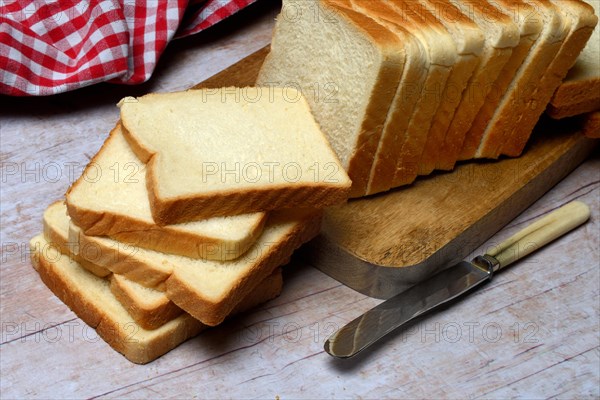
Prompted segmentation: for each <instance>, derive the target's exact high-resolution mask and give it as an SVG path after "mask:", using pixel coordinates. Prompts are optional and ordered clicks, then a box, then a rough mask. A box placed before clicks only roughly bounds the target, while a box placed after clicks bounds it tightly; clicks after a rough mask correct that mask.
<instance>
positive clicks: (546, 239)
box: [324, 201, 590, 358]
mask: <svg viewBox="0 0 600 400" xmlns="http://www.w3.org/2000/svg"><path fill="white" fill-rule="evenodd" d="M589 217H590V209H589V207H588V206H587V205H585V204H584V203H582V202H579V201H573V202H571V203H569V204H567V205H565V206H562V207H561V208H559V209H557V210H555V211H553V212H551V213H550V214H548V215H546V216H545V217H543V218H541V219H539V220H537V221H536V222H534V223H532V224H531V225H529V226H527V227H526V228H524V229H523V230H521V231H520V232H518V233H516V234H515V235H513V236H511V237H510V238H508V239H507V240H505V241H504V242H502V243H500V244H499V245H498V246H496V247H494V248H493V249H492V250H491V251H489V252H487V253H486V254H484V255H482V256H477V257H475V258H474V259H473V260H472V261H471V262H467V261H462V262H460V263H458V264H456V265H454V266H452V267H450V268H448V269H445V270H444V271H442V272H440V273H438V274H436V275H434V276H433V277H432V278H429V279H428V280H426V281H424V282H422V283H419V284H417V285H415V286H412V287H411V288H410V289H408V290H406V291H404V292H402V293H400V294H397V295H396V296H394V297H391V298H390V299H388V300H386V301H384V302H383V303H381V304H379V305H378V306H377V307H375V308H373V309H371V310H369V311H367V312H366V313H364V314H363V315H362V316H360V317H358V318H356V319H355V320H353V321H352V322H350V323H348V324H347V325H346V326H344V327H342V328H341V329H339V330H338V331H337V332H336V333H334V334H333V335H331V336H330V337H329V339H327V341H326V342H325V346H324V347H325V351H326V352H327V353H329V354H330V355H332V356H334V357H339V358H348V357H352V356H354V355H356V354H357V353H359V352H360V351H362V350H364V349H366V348H367V347H369V346H370V345H372V344H373V343H375V342H376V341H377V340H379V339H381V338H382V337H384V336H385V335H387V334H388V333H390V332H392V331H393V330H395V329H397V328H399V327H401V326H402V325H405V324H406V323H407V322H409V321H411V320H412V319H414V318H416V317H417V316H419V315H422V314H424V313H426V312H428V311H430V310H432V309H434V308H435V307H438V306H440V305H442V304H444V303H446V302H448V301H450V300H452V299H455V298H457V297H458V296H461V295H462V294H464V293H466V292H468V291H470V290H472V289H474V288H475V287H477V286H480V285H481V284H483V283H485V282H488V281H490V280H491V279H492V277H493V276H494V274H495V273H496V272H497V271H499V270H500V269H502V268H504V267H506V266H508V265H510V264H512V263H513V262H515V261H517V260H519V259H521V258H523V257H525V256H526V255H528V254H530V253H532V252H534V251H535V250H537V249H539V248H540V247H542V246H544V245H546V244H547V243H550V242H551V241H553V240H554V239H556V238H558V237H560V236H562V235H563V234H565V233H567V232H569V231H570V230H572V229H574V228H576V227H578V226H579V225H581V224H583V223H584V222H585V221H587V220H588V218H589Z"/></svg>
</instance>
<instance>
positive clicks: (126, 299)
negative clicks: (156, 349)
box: [110, 274, 183, 329]
mask: <svg viewBox="0 0 600 400" xmlns="http://www.w3.org/2000/svg"><path fill="white" fill-rule="evenodd" d="M125 280H126V278H124V277H123V276H122V275H118V274H116V275H113V276H112V277H111V279H110V291H111V292H112V294H113V295H114V296H115V297H116V298H117V300H119V302H120V303H121V304H122V305H123V307H124V308H125V309H126V310H127V312H128V313H129V315H131V317H132V318H133V319H134V320H135V322H137V323H138V325H140V326H141V327H142V328H144V329H156V328H158V327H160V326H162V325H164V324H166V323H167V322H169V321H171V320H172V319H175V318H176V317H178V316H179V315H181V314H183V310H182V309H181V308H179V307H177V306H176V305H175V303H173V302H172V301H170V300H169V299H168V298H167V297H166V296H164V298H163V299H162V301H160V303H156V304H153V305H151V306H150V305H149V304H148V303H146V302H140V301H138V299H137V298H136V297H137V294H136V293H135V292H132V291H131V287H130V285H128V284H127V282H125Z"/></svg>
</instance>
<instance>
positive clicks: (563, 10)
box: [499, 0, 600, 157]
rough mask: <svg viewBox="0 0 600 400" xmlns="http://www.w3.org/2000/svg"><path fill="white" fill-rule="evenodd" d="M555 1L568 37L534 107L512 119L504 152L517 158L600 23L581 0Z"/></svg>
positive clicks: (542, 82) (535, 95)
mask: <svg viewBox="0 0 600 400" xmlns="http://www.w3.org/2000/svg"><path fill="white" fill-rule="evenodd" d="M551 2H552V3H553V4H554V6H555V9H556V11H558V12H560V14H561V15H562V17H563V20H564V21H565V25H566V26H567V29H568V33H567V36H566V37H565V39H564V41H563V43H562V45H561V47H560V50H559V51H558V53H556V54H555V57H554V60H553V61H552V63H551V64H550V66H549V67H548V69H547V70H546V71H545V72H544V74H543V76H542V78H541V80H539V81H538V82H537V86H535V89H534V91H533V93H532V94H531V98H530V100H529V103H530V104H531V106H530V107H529V109H528V110H527V112H525V113H522V114H521V118H516V119H514V120H512V129H511V130H509V132H510V135H509V138H508V140H503V141H502V143H501V145H500V150H499V152H500V154H504V155H507V156H512V157H516V156H518V155H520V154H521V153H522V152H523V149H524V148H525V144H527V141H528V139H529V136H530V134H531V131H533V128H534V127H535V124H536V123H537V121H538V119H539V118H540V116H541V115H542V113H543V112H544V110H545V109H546V106H547V105H548V102H549V101H550V99H551V98H552V94H553V93H554V92H555V91H556V88H557V87H558V86H559V85H560V83H561V82H562V80H563V79H564V77H565V76H566V75H567V72H568V71H569V69H570V68H571V67H572V66H573V64H574V63H575V61H576V60H577V57H578V56H579V54H580V53H581V51H582V50H583V49H584V47H585V45H586V43H587V41H588V39H589V38H590V36H591V35H592V32H593V31H594V28H595V27H596V24H597V23H598V17H597V16H596V15H595V14H594V9H593V8H592V7H591V6H590V5H588V4H586V3H584V2H583V1H581V0H551ZM596 44H597V45H598V46H600V44H598V43H596Z"/></svg>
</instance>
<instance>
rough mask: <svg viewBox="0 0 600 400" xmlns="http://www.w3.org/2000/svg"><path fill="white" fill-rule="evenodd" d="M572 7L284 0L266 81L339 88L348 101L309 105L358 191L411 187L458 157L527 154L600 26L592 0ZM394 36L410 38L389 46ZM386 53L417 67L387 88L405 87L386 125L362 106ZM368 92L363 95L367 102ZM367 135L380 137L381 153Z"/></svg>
mask: <svg viewBox="0 0 600 400" xmlns="http://www.w3.org/2000/svg"><path fill="white" fill-rule="evenodd" d="M561 4H562V2H560V1H559V0H556V1H550V0H499V1H494V2H491V1H490V2H488V1H478V2H473V1H471V0H419V1H415V0H383V1H378V2H370V1H360V0H309V1H306V0H284V2H283V10H282V14H281V15H280V16H279V17H278V18H277V23H276V26H275V30H274V35H273V41H272V44H271V52H270V54H269V55H268V56H267V58H266V60H265V63H264V64H263V67H262V69H261V71H260V74H259V77H258V81H257V82H258V84H259V85H265V86H270V85H282V86H286V85H287V86H293V87H300V88H301V89H302V90H303V91H304V92H305V93H309V94H312V93H313V91H312V90H313V89H314V88H315V87H323V86H325V85H328V87H333V88H335V98H336V100H337V102H324V101H322V100H323V99H322V98H321V97H319V96H311V95H307V99H308V101H309V103H310V106H311V108H312V110H313V112H314V114H315V117H316V119H317V121H318V122H319V123H320V124H321V126H322V128H323V130H324V132H325V133H326V134H327V135H328V137H329V139H330V142H331V143H332V146H333V148H334V149H335V150H336V152H337V153H338V155H339V156H340V159H341V160H342V163H343V165H344V167H345V168H346V169H347V171H348V173H349V175H350V178H351V179H352V180H353V189H352V196H355V197H357V196H362V195H365V194H373V193H377V192H381V191H385V190H388V189H390V188H392V187H397V186H400V185H403V184H407V183H411V182H412V181H413V180H414V179H415V177H416V173H415V171H416V172H421V173H430V172H431V171H432V170H433V169H434V168H438V169H444V170H447V169H451V168H452V167H453V166H454V163H455V162H456V161H457V160H459V159H460V160H466V159H471V158H497V157H499V156H500V155H509V156H516V155H519V154H520V153H521V152H522V151H523V149H524V147H525V144H526V142H527V139H528V137H529V135H530V133H531V131H532V130H533V127H534V125H535V123H536V122H537V119H538V118H539V116H540V114H541V113H542V112H543V110H544V108H545V105H546V104H547V103H548V101H549V100H550V96H551V95H552V93H553V91H554V90H555V89H556V87H557V86H558V85H559V84H560V81H561V79H562V78H563V77H564V76H565V74H566V73H567V71H568V70H569V68H570V67H571V65H572V64H573V63H574V62H575V59H576V58H577V55H578V54H579V52H580V51H581V50H582V48H583V46H584V45H585V43H586V41H587V40H588V38H589V36H590V35H591V32H592V30H593V28H594V26H595V25H596V23H597V17H596V16H595V15H594V12H593V9H592V8H591V7H589V6H587V5H586V4H585V3H583V2H582V1H578V0H568V1H566V2H565V6H564V7H561V6H560V5H561ZM292 11H293V12H292ZM356 13H360V14H362V17H357V16H356ZM290 15H293V16H294V18H290V17H289V16H290ZM315 16H318V18H317V17H315ZM365 17H366V18H367V19H368V20H367V21H365ZM374 23H375V25H373V24H374ZM373 26H375V27H376V28H373ZM366 27H369V29H367V28H366ZM373 32H377V33H376V34H374V33H373ZM390 33H392V34H394V35H396V37H397V38H398V39H399V40H391V41H390V39H389V37H390ZM478 33H479V34H478ZM430 35H431V36H430ZM517 36H518V37H517ZM482 37H483V38H485V42H482V40H481V39H482ZM346 42H351V43H346ZM399 42H400V43H399ZM404 43H406V45H404ZM382 47H386V49H387V48H388V47H392V49H396V52H397V53H398V54H403V55H405V56H404V57H405V60H406V61H405V63H404V66H405V67H404V69H403V76H402V77H401V78H400V80H399V82H398V83H396V75H393V79H392V78H391V77H388V81H387V86H388V87H393V86H394V85H396V84H398V85H399V86H397V87H396V94H395V95H394V97H393V98H392V100H391V104H390V105H389V106H388V105H381V106H380V107H379V113H377V114H376V115H377V120H381V119H382V118H381V116H380V113H385V112H386V111H387V115H386V116H385V117H384V118H383V120H384V121H385V122H384V123H383V124H381V125H380V126H378V127H375V126H374V125H369V124H368V122H369V121H372V120H373V118H374V117H373V114H369V113H368V112H367V111H368V110H369V109H368V108H367V107H365V103H363V102H362V101H366V100H367V99H370V98H372V97H373V94H374V93H375V92H376V88H377V87H378V86H377V85H376V83H379V81H378V80H373V77H374V76H378V77H379V76H381V77H382V78H383V77H384V76H383V75H378V74H377V71H379V70H380V68H381V67H380V66H381V65H382V62H383V61H384V60H391V59H392V58H391V56H389V55H388V53H385V52H382V51H378V49H381V48H382ZM373 49H375V50H373ZM359 50H362V54H359V53H358V52H359ZM307 60H310V61H307ZM348 60H352V62H348ZM413 63H414V64H415V65H416V64H417V63H420V66H421V67H424V68H425V69H426V72H425V74H421V75H419V74H417V73H415V72H414V70H412V69H411V66H412V65H413ZM411 72H412V75H409V74H411ZM409 76H410V77H412V78H413V79H414V81H411V80H410V78H409ZM427 82H429V85H432V84H434V83H435V86H428V83H427ZM359 91H362V92H363V95H362V97H360V98H359V99H356V97H357V95H356V93H357V92H359ZM407 93H412V94H414V93H416V96H413V97H411V96H410V95H409V96H407ZM454 94H456V95H455V96H454ZM400 96H404V98H402V97H400ZM407 98H408V99H409V100H406V99H407ZM365 125H368V126H370V127H371V128H372V129H371V130H368V131H367V130H366V129H363V127H364V126H365ZM365 137H368V138H379V144H378V145H377V147H376V151H375V154H373V150H372V146H371V143H369V145H368V146H367V145H365V143H366V141H365ZM358 160H360V162H358ZM394 163H395V167H394V168H393V169H394V171H392V167H391V165H393V164H394ZM369 166H371V168H370V169H369ZM366 171H369V179H368V181H367V184H366V186H365V185H364V180H365V178H364V175H365V174H366V173H367V172H366ZM392 175H393V176H392ZM358 182H360V183H358Z"/></svg>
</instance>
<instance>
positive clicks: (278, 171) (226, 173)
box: [119, 88, 351, 225]
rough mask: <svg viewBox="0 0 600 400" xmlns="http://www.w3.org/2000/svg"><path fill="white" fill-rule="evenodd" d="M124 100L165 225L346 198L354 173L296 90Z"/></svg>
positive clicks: (155, 210) (128, 130)
mask: <svg viewBox="0 0 600 400" xmlns="http://www.w3.org/2000/svg"><path fill="white" fill-rule="evenodd" d="M119 106H120V108H121V121H122V124H123V128H124V129H123V132H124V134H125V137H126V138H127V140H128V142H129V143H130V144H131V145H132V148H133V150H134V152H135V153H136V154H137V155H138V157H139V158H140V159H141V160H142V161H144V162H145V163H147V169H146V179H147V187H148V193H149V198H150V207H151V209H152V216H153V217H154V220H155V221H156V222H157V223H158V224H160V225H167V224H174V223H180V222H188V221H192V220H199V219H202V218H212V217H215V216H227V215H237V214H243V213H250V212H256V211H263V210H276V209H280V208H291V207H324V206H328V205H332V204H336V203H340V202H343V201H345V200H346V199H347V197H348V192H349V190H350V185H351V182H350V179H349V178H348V176H347V175H346V173H345V172H344V170H343V169H342V167H341V165H340V163H339V160H338V158H337V156H336V155H335V153H334V151H333V150H332V149H331V147H330V146H329V143H328V142H327V138H326V137H325V136H324V135H323V133H322V132H321V130H320V128H319V126H318V125H317V123H316V122H315V120H314V118H313V117H312V115H311V113H310V108H309V107H308V104H307V103H306V100H304V98H303V96H302V94H301V93H300V92H299V91H297V90H296V89H292V88H286V89H281V88H221V89H198V90H189V91H187V92H176V93H161V94H149V95H146V96H142V97H139V98H132V97H129V98H125V99H123V100H121V102H120V103H119Z"/></svg>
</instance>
